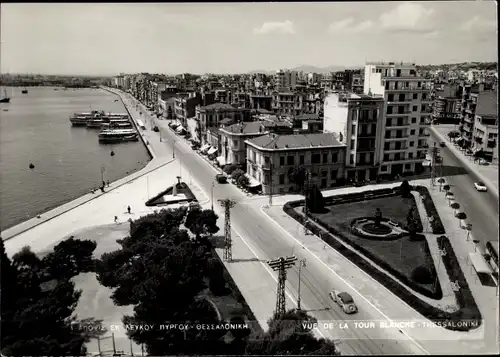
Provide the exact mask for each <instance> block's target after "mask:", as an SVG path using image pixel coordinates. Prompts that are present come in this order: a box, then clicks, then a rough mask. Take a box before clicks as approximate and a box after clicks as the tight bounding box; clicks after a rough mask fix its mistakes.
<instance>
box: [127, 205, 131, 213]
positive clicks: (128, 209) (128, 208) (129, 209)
mask: <svg viewBox="0 0 500 357" xmlns="http://www.w3.org/2000/svg"><path fill="white" fill-rule="evenodd" d="M127 211H128V214H130V211H131V208H130V206H128V207H127Z"/></svg>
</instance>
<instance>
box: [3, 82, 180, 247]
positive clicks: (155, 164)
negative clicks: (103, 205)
mask: <svg viewBox="0 0 500 357" xmlns="http://www.w3.org/2000/svg"><path fill="white" fill-rule="evenodd" d="M98 89H101V90H105V91H107V92H109V93H112V94H114V95H116V96H118V97H119V98H120V100H121V102H122V103H123V106H124V107H125V110H126V111H127V113H128V114H129V116H130V118H131V120H132V123H133V124H134V126H135V127H136V129H137V132H138V134H139V136H140V138H141V141H142V143H143V145H144V146H145V147H146V150H147V152H148V154H149V156H150V158H151V159H150V161H149V162H148V163H147V164H146V165H145V166H144V167H143V168H142V169H140V170H138V171H136V172H134V173H132V174H129V175H127V176H124V177H122V178H121V179H118V180H116V181H113V182H110V186H109V187H107V190H106V191H105V192H96V193H87V194H84V195H83V196H80V197H77V198H75V199H73V200H71V201H68V202H66V203H63V204H61V205H58V206H56V207H54V208H51V209H48V210H47V211H45V212H42V213H40V214H39V215H40V218H37V217H33V218H30V219H28V220H25V221H22V222H20V223H18V224H16V225H14V226H12V227H9V228H7V229H5V230H2V231H1V232H0V239H2V240H3V241H7V240H10V239H12V238H15V237H16V236H18V235H20V234H22V233H24V232H26V231H28V230H30V229H32V228H34V227H36V226H38V225H40V224H42V223H45V222H47V221H50V220H52V219H54V218H56V217H59V216H61V215H62V214H64V213H66V212H68V211H71V210H73V209H75V208H77V207H80V206H82V205H84V204H85V203H87V202H89V201H92V200H94V199H96V198H98V197H101V196H102V195H105V194H106V193H107V192H110V191H113V190H114V189H116V188H119V187H121V186H123V185H125V184H127V183H129V182H131V181H134V180H136V179H138V178H140V177H142V176H144V175H147V174H148V173H150V172H152V171H154V170H156V169H158V168H160V167H163V166H165V165H167V164H169V163H171V162H172V161H174V160H175V159H171V160H161V159H159V158H157V157H156V155H155V153H154V151H153V148H152V147H151V146H150V145H148V144H147V139H145V138H144V136H143V132H142V131H141V130H139V129H138V126H137V122H136V119H135V118H134V117H133V116H132V115H131V113H130V110H129V108H128V106H127V105H126V104H125V102H124V101H123V98H122V96H121V95H120V94H118V93H115V92H113V91H111V90H109V89H107V88H103V87H102V88H98ZM105 189H106V188H105Z"/></svg>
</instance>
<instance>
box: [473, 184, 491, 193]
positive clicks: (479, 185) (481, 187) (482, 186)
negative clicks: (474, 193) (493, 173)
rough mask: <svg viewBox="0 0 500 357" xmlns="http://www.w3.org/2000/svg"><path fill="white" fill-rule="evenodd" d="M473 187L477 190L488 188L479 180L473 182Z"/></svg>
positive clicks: (484, 190) (486, 189)
mask: <svg viewBox="0 0 500 357" xmlns="http://www.w3.org/2000/svg"><path fill="white" fill-rule="evenodd" d="M474 187H475V188H476V190H478V191H483V192H486V191H488V188H487V187H486V185H485V184H484V183H483V182H481V181H479V182H474Z"/></svg>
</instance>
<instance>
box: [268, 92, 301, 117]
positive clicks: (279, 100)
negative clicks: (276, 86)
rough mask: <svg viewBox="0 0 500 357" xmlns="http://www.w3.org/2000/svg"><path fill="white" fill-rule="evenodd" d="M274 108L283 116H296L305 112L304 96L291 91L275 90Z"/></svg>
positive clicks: (273, 95)
mask: <svg viewBox="0 0 500 357" xmlns="http://www.w3.org/2000/svg"><path fill="white" fill-rule="evenodd" d="M272 97H273V101H272V110H273V111H274V112H275V113H276V114H278V115H281V116H295V115H300V114H302V112H303V106H302V103H303V96H302V95H300V94H298V93H295V92H289V91H281V92H273V94H272Z"/></svg>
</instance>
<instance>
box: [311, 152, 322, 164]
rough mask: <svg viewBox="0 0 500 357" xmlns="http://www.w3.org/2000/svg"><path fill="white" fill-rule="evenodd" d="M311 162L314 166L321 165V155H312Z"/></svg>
mask: <svg viewBox="0 0 500 357" xmlns="http://www.w3.org/2000/svg"><path fill="white" fill-rule="evenodd" d="M311 162H312V163H313V164H319V163H320V162H321V155H320V154H312V157H311Z"/></svg>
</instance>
